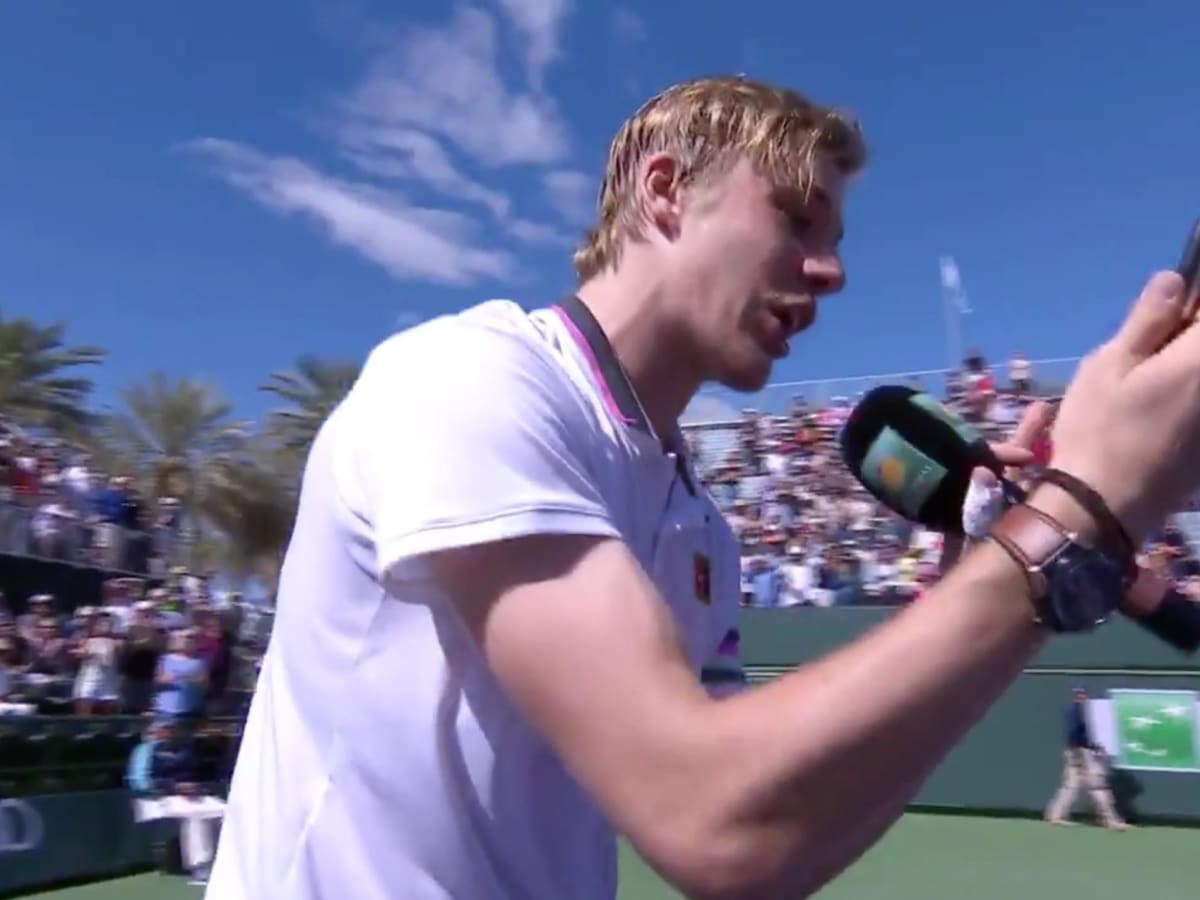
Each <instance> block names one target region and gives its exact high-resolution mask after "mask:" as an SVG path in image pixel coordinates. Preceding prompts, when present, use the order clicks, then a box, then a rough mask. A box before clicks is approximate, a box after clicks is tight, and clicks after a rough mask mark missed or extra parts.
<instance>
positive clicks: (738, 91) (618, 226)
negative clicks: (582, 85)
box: [574, 77, 867, 282]
mask: <svg viewBox="0 0 1200 900" xmlns="http://www.w3.org/2000/svg"><path fill="white" fill-rule="evenodd" d="M660 152H667V153H671V154H672V155H673V156H675V157H676V159H677V160H678V161H679V162H680V164H681V168H682V171H681V173H680V178H681V181H682V182H683V183H692V182H695V181H697V180H698V179H699V178H701V177H702V176H705V175H709V174H712V173H714V172H715V171H718V170H720V169H721V168H722V167H724V166H727V165H729V164H730V163H732V162H733V161H735V160H736V159H737V158H739V157H745V158H747V159H748V160H749V161H750V162H751V163H752V164H754V166H755V167H756V168H758V169H759V171H761V172H762V173H763V174H764V175H766V176H768V177H770V178H774V179H778V180H781V181H789V182H796V181H799V183H800V186H801V187H802V189H804V190H807V189H808V187H809V186H810V185H811V183H812V179H813V172H814V168H815V165H814V160H815V157H816V154H817V153H818V152H820V153H822V154H823V155H825V156H827V157H828V159H829V160H830V161H831V162H833V164H834V165H836V166H837V168H838V169H839V170H840V171H841V172H842V173H844V174H846V175H851V174H854V173H855V172H857V171H858V170H859V169H861V168H862V167H863V166H864V165H865V164H866V157H867V151H866V145H865V143H864V141H863V138H862V134H861V132H860V131H859V128H858V125H857V123H855V122H854V121H852V120H851V119H849V118H848V117H847V116H845V115H843V114H841V113H838V112H836V111H834V110H832V109H829V108H826V107H823V106H819V105H818V104H816V103H813V102H812V101H810V100H809V99H807V98H806V97H803V96H802V95H800V94H798V93H796V92H795V91H792V90H788V89H786V88H776V87H771V86H769V85H766V84H763V83H761V82H757V81H752V80H750V79H747V78H742V77H721V78H703V79H698V80H695V81H688V82H684V83H682V84H677V85H675V86H673V87H670V88H668V89H667V90H665V91H663V92H662V93H660V94H658V95H657V96H655V97H652V98H651V99H650V100H649V101H647V102H646V103H645V104H644V105H643V106H642V108H641V109H639V110H638V111H637V112H636V113H634V114H633V116H631V117H630V118H629V119H628V120H627V121H626V122H625V124H623V125H622V126H621V128H620V130H619V131H618V132H617V134H616V137H614V138H613V141H612V144H611V145H610V147H609V151H608V166H607V171H606V172H605V175H604V183H603V185H601V188H600V197H599V204H598V205H599V210H598V212H599V222H598V223H597V224H596V227H595V228H594V229H592V230H590V231H589V232H588V233H587V235H586V236H585V238H584V242H583V244H582V245H581V246H580V247H579V249H578V250H576V251H575V257H574V265H575V271H576V272H577V273H578V275H579V280H580V281H581V282H584V281H587V280H588V279H590V278H592V277H594V276H595V275H598V274H599V273H601V272H602V271H604V270H605V269H607V268H609V267H612V266H615V265H616V263H617V260H618V257H619V255H620V246H621V242H622V240H623V239H624V238H627V237H628V238H637V237H638V236H639V234H640V224H639V221H638V209H637V205H636V203H635V198H636V190H635V188H636V178H637V174H638V165H639V163H640V162H641V160H642V159H643V158H644V157H645V156H647V155H648V154H651V153H660Z"/></svg>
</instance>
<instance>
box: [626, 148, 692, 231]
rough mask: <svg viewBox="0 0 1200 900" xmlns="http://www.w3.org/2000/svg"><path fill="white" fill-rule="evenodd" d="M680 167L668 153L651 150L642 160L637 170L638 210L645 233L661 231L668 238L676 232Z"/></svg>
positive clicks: (678, 214)
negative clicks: (653, 152) (651, 152)
mask: <svg viewBox="0 0 1200 900" xmlns="http://www.w3.org/2000/svg"><path fill="white" fill-rule="evenodd" d="M681 176H682V167H681V166H680V165H679V161H678V160H677V159H676V158H675V157H673V156H672V155H671V154H669V153H655V154H652V155H651V156H648V157H646V159H645V160H643V161H642V165H641V168H640V169H639V171H638V182H637V196H638V210H639V212H640V214H641V219H642V225H643V229H644V232H645V233H646V236H647V237H648V238H649V237H651V235H662V236H664V237H666V238H667V239H668V240H671V239H674V238H675V237H676V236H677V235H678V234H679V220H680V215H681V213H682V209H683V204H682V201H683V197H682V193H683V185H682V177H681Z"/></svg>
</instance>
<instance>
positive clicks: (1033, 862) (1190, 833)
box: [36, 815, 1200, 900]
mask: <svg viewBox="0 0 1200 900" xmlns="http://www.w3.org/2000/svg"><path fill="white" fill-rule="evenodd" d="M1198 838H1200V832H1198V831H1196V830H1194V829H1184V828H1141V829H1135V830H1133V831H1129V832H1125V833H1114V832H1106V831H1102V830H1100V829H1098V828H1092V827H1089V826H1084V825H1081V826H1078V827H1076V828H1056V827H1053V826H1050V825H1045V824H1043V823H1041V822H1033V821H1028V820H1024V819H985V818H973V817H966V816H936V815H909V816H906V817H905V818H904V819H903V820H902V821H901V822H900V823H899V824H898V825H897V826H896V827H895V828H894V829H893V830H892V831H891V833H890V834H889V835H888V836H887V838H885V839H884V840H883V841H882V842H881V843H880V844H879V845H878V846H877V847H875V848H874V849H873V850H872V851H871V852H870V853H868V854H867V855H866V856H865V857H863V859H862V860H861V861H860V862H859V863H858V864H857V865H856V866H855V867H854V868H853V869H851V870H850V871H849V872H848V873H846V874H845V875H844V876H843V877H842V878H841V879H840V880H839V881H837V882H836V883H834V884H833V885H830V886H829V887H828V888H826V890H825V891H824V892H823V893H822V894H821V897H822V898H823V900H871V898H878V900H943V898H944V900H952V898H953V900H959V898H963V897H969V898H970V900H1013V898H1014V897H1020V898H1022V900H1041V898H1047V900H1049V898H1054V900H1060V898H1063V897H1087V898H1088V900H1132V898H1143V897H1144V898H1153V900H1195V898H1196V897H1197V896H1200V871H1198V870H1197V868H1196V866H1195V862H1194V860H1195V858H1196V848H1197V846H1200V845H1198V843H1197V839H1198ZM622 867H623V868H622V878H621V900H672V898H676V897H677V896H678V895H677V894H675V893H674V892H672V891H670V890H668V889H666V888H664V887H663V885H662V883H661V882H660V881H659V880H658V879H657V878H656V877H655V876H654V874H653V873H652V872H650V871H649V870H647V869H646V867H645V866H644V865H643V864H642V863H641V862H640V861H639V860H638V858H637V857H636V855H634V854H633V853H626V854H625V855H624V857H623V858H622ZM36 896H38V897H41V898H45V900H50V898H53V900H196V898H198V897H199V896H200V889H199V888H194V887H188V886H187V885H186V884H184V883H183V882H182V881H180V880H177V879H171V878H166V877H161V876H158V875H139V876H136V877H133V878H123V879H120V880H118V881H107V882H102V883H99V884H91V885H85V886H82V887H75V888H70V889H68V890H61V891H53V892H50V893H44V894H38V895H36Z"/></svg>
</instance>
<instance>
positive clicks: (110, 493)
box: [0, 423, 181, 576]
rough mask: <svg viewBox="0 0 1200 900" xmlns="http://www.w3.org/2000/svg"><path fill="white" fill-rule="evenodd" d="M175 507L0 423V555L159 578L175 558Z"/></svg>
mask: <svg viewBox="0 0 1200 900" xmlns="http://www.w3.org/2000/svg"><path fill="white" fill-rule="evenodd" d="M180 522H181V517H180V504H179V501H178V500H177V499H176V498H174V497H169V496H168V497H162V498H160V499H159V500H157V501H156V502H154V503H150V502H148V501H147V500H146V499H145V498H143V497H142V496H141V494H140V493H139V491H138V488H137V485H136V484H134V482H133V481H132V480H131V479H129V478H127V477H123V476H120V475H109V474H106V473H104V472H101V471H97V470H96V469H95V468H93V466H92V459H91V457H90V456H89V454H87V453H86V452H83V451H80V450H76V449H74V448H71V447H68V446H67V445H65V444H63V443H62V442H60V441H57V440H54V439H49V438H35V437H31V436H29V435H26V434H24V433H23V432H21V431H20V430H18V429H16V428H13V427H11V426H4V425H3V424H2V423H0V552H5V553H17V554H25V553H29V554H34V555H37V556H41V557H46V558H49V559H59V560H66V561H71V562H84V563H88V564H93V565H96V566H99V567H101V568H105V569H111V570H117V571H122V572H130V573H134V574H141V575H155V576H161V575H162V574H163V573H164V572H165V570H166V569H167V568H168V567H169V566H170V565H171V564H172V563H173V562H174V561H175V560H176V559H177V558H178V556H179V550H180V542H181V528H180Z"/></svg>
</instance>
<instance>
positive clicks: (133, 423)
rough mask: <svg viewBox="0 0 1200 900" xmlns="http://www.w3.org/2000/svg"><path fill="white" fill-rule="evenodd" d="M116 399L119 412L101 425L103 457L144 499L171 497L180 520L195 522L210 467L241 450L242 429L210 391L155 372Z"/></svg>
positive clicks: (228, 407) (224, 403) (226, 405)
mask: <svg viewBox="0 0 1200 900" xmlns="http://www.w3.org/2000/svg"><path fill="white" fill-rule="evenodd" d="M121 399H122V400H123V401H124V406H125V410H124V411H123V412H120V413H116V414H110V415H109V416H107V417H106V419H105V422H104V425H105V429H104V443H105V444H106V445H107V448H108V452H109V454H110V455H111V457H112V458H113V459H116V460H120V461H121V462H122V463H123V465H122V468H123V469H124V470H125V471H128V472H131V473H136V475H137V477H138V479H139V482H140V485H139V486H140V487H141V489H142V493H143V494H144V495H146V496H149V497H152V498H155V499H157V498H160V497H175V498H176V499H177V500H179V502H180V507H181V509H182V510H183V513H184V516H185V518H188V519H192V518H194V517H196V516H197V515H198V514H199V513H200V512H201V505H202V503H203V501H204V497H205V494H206V491H207V489H208V487H209V483H210V481H211V480H212V477H213V472H214V467H215V466H216V465H218V464H220V463H221V462H222V461H223V460H225V459H227V458H229V457H231V456H232V455H233V454H234V453H235V452H236V451H237V450H239V449H240V448H241V447H242V446H243V445H244V443H245V441H246V438H247V434H248V432H247V428H246V426H245V425H244V424H243V423H239V422H235V421H234V420H233V419H232V406H231V405H230V404H229V403H228V402H227V401H226V400H225V399H224V398H223V397H222V396H221V395H220V394H219V393H218V392H217V391H216V390H215V389H214V388H211V387H209V386H208V385H206V384H203V383H201V382H198V381H194V380H191V379H187V378H183V379H179V380H173V379H171V378H170V377H169V376H167V375H165V374H163V373H161V372H155V373H152V374H151V375H150V376H149V377H148V378H147V379H146V380H145V381H144V382H142V383H139V384H134V385H131V386H129V387H127V388H126V389H125V390H124V391H122V392H121ZM193 524H194V523H193Z"/></svg>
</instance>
